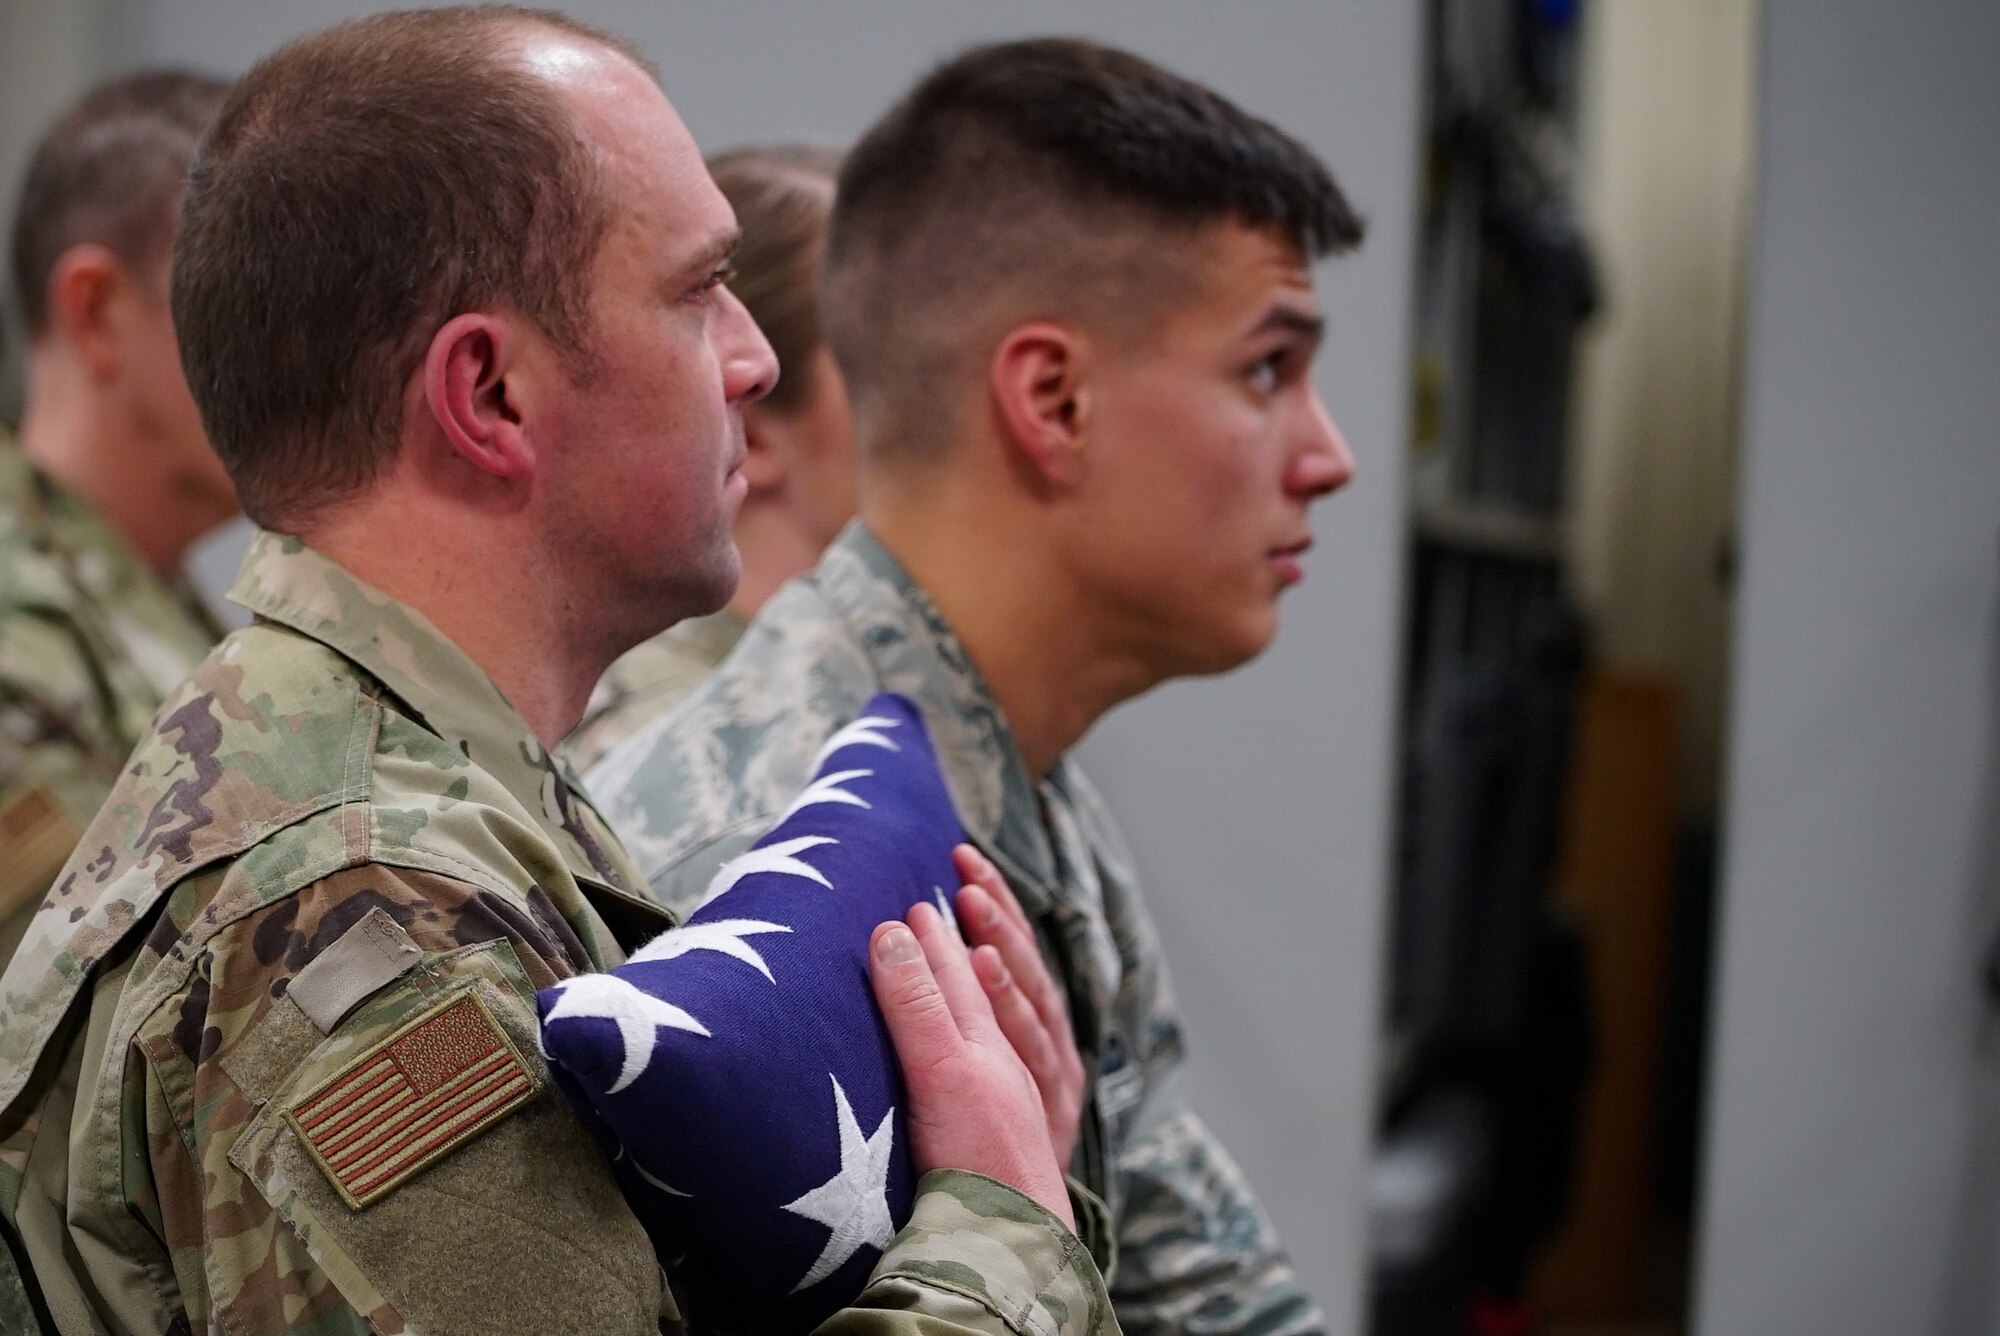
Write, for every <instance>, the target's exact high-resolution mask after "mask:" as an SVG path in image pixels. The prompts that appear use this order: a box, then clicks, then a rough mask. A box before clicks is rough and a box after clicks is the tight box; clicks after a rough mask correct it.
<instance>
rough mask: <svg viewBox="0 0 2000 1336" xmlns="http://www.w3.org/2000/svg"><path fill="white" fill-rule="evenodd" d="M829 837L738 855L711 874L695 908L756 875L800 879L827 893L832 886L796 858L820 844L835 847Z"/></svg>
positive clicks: (782, 843) (805, 838)
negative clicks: (775, 873) (768, 873)
mask: <svg viewBox="0 0 2000 1336" xmlns="http://www.w3.org/2000/svg"><path fill="white" fill-rule="evenodd" d="M839 843H840V841H839V840H836V839H834V838H833V837H832V836H831V835H801V836H799V837H798V838H797V839H795V840H779V841H778V842H777V843H776V844H766V845H761V846H759V847H758V848H755V849H752V850H750V851H749V852H747V853H742V854H738V855H737V856H736V857H734V858H732V859H730V860H729V861H728V862H727V863H724V864H723V865H722V866H721V867H719V868H717V869H716V871H715V879H714V880H713V881H711V882H709V883H708V889H707V890H706V891H704V892H703V893H702V897H701V905H696V906H695V908H697V909H699V908H701V907H702V905H706V904H707V903H708V902H709V901H711V900H713V899H715V898H716V897H717V896H719V895H723V894H726V893H727V892H728V890H729V888H730V887H732V886H734V885H735V884H736V883H737V882H739V881H742V880H743V879H744V878H745V877H749V876H754V875H756V874H757V873H759V872H781V873H783V874H784V875H786V876H788V877H804V878H805V879H806V880H808V881H816V882H818V883H819V884H820V885H822V886H824V887H826V888H827V889H828V890H829V891H830V890H832V889H833V883H832V882H830V881H828V880H827V879H826V876H825V874H823V873H822V872H821V871H820V870H819V869H818V868H816V867H814V866H813V865H812V864H811V863H808V862H805V861H803V860H801V859H800V858H799V857H798V855H800V854H802V853H804V852H805V851H806V850H808V849H816V848H818V847H819V846H820V845H822V844H839Z"/></svg>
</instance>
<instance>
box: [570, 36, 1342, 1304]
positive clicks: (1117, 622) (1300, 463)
mask: <svg viewBox="0 0 2000 1336" xmlns="http://www.w3.org/2000/svg"><path fill="white" fill-rule="evenodd" d="M1360 231H1361V229H1360V225H1359V223H1358V222H1357V221H1356V219H1355V217H1354V215H1353V213H1352V211H1351V210H1350V208H1349V206H1348V204H1347V201H1346V200H1345V199H1344V198H1343V196H1342V194H1341V192H1340V189H1339V187H1338V186H1337V185H1336V184H1335V182H1334V180H1333V178H1332V177H1331V175H1330V174H1329V173H1328V172H1327V170H1326V168H1325V167H1324V166H1323V165H1322V164H1321V163H1320V162H1319V161H1318V160H1317V159H1316V158H1314V157H1313V155H1312V154H1311V153H1310V152H1309V151H1308V150H1307V149H1305V148H1304V147H1303V146H1301V145H1300V144H1299V143H1297V142H1296V141H1295V140H1293V139H1291V138H1290V137H1289V136H1287V135H1285V134H1284V133H1283V132H1282V131H1280V130H1278V129H1276V128H1275V127H1273V126H1271V125H1269V124H1267V123H1265V122H1263V121H1260V120H1257V119H1255V118H1253V117H1251V116H1249V115H1247V114H1245V113H1244V112H1243V111H1241V110H1240V109H1238V108H1237V107H1235V106H1234V105H1232V104H1231V103H1229V102H1228V101H1226V100H1225V99H1223V98H1222V97H1220V96H1218V95H1217V94H1216V93H1214V92H1212V91H1211V90H1209V89H1207V88H1204V87H1201V86H1200V85H1197V84H1194V83H1192V82H1190V81H1188V80H1186V79H1183V78H1180V77H1179V76H1177V75H1175V74H1172V73H1170V72H1169V71H1166V70H1163V69H1160V68H1159V67H1157V66H1155V65H1153V64H1151V63H1149V62H1147V61H1145V60H1142V59H1140V58H1139V57H1136V56H1133V55H1130V54H1127V53H1125V52H1122V51H1118V50H1114V49H1110V48H1107V47H1102V46H1097V45H1094V44H1091V43H1087V42H1077V41H1056V40H1044V41H1029V42H1017V43H1009V44H1002V45H997V46H989V47H982V48H977V49H974V50H971V51H969V52H967V53H965V54H963V55H961V56H959V57H958V58H956V59H954V60H952V61H949V62H947V63H946V64H944V65H943V66H941V67H940V68H939V69H938V70H936V71H935V72H934V73H932V74H931V75H930V76H929V77H927V78H926V79H924V80H923V81H922V82H921V83H919V84H918V85H917V87H916V88H915V89H914V91H912V92H911V93H909V94H908V95H907V96H906V97H905V98H904V99H903V100H902V101H901V102H900V103H898V104H897V105H896V106H895V107H894V108H893V109H892V110H890V111H889V112H888V114H887V115H886V116H885V117H884V118H883V119H882V120H881V121H880V122H878V123H877V124H876V126H875V127H874V128H873V129H872V130H870V131H869V132H868V133H867V135H865V136H864V137H863V139H862V140H861V141H860V142H859V143H858V144H857V145H856V146H855V147H854V149H853V150H852V151H851V152H850V154H849V156H848V158H847V162H846V165H845V167H844V168H843V169H842V172H841V176H840V181H839V189H838V193H837V196H836V199H835V203H834V210H833V218H832V222H831V224H830V229H829V242H828V253H827V259H826V279H825V284H824V290H823V301H824V307H823V317H824V320H825V324H826V329H827V335H828V341H829V343H830V345H831V346H832V348H833V351H834V354H835V356H836V357H837V358H838V360H839V362H840V366H841V368H842V370H843V372H844V373H845V375H846V379H847V386H848V390H849V393H850V395H851V396H852V399H853V404H854V409H855V414H856V422H857V436H858V440H859V442H860V445H859V450H860V457H861V492H860V496H861V517H860V520H859V522H858V523H857V524H856V525H855V526H854V527H852V528H850V529H848V530H847V532H846V533H845V534H843V535H842V537H841V538H840V539H839V540H838V541H837V542H836V543H835V544H834V545H833V547H832V548H830V549H829V550H828V552H827V554H826V556H825V557H824V558H823V559H822V560H821V561H820V563H819V565H818V567H817V568H816V569H815V571H814V572H813V573H812V574H811V575H810V576H808V577H806V578H805V579H803V580H800V581H797V582H794V583H793V584H791V585H789V586H788V587H787V588H785V589H784V590H782V591H780V592H779V593H778V594H777V595H776V596H775V597H774V598H773V599H772V600H771V601H770V603H769V604H767V605H766V606H765V608H764V610H763V611H762V612H761V613H760V614H759V615H758V617H757V619H756V621H755V622H754V623H753V624H752V626H751V628H750V630H749V631H748V632H747V633H746V635H745V637H744V639H743V642H742V643H741V644H740V645H739V646H738V647H737V649H736V652H735V653H734V654H732V655H731V657H730V658H729V660H728V661H727V662H726V663H724V665H723V666H722V667H721V668H720V669H718V670H717V671H716V673H715V674H714V675H713V676H711V677H710V678H709V680H708V681H707V682H706V683H705V684H704V685H703V686H702V687H701V688H700V689H699V690H698V691H696V692H695V693H694V694H693V695H692V696H691V697H689V698H688V700H687V701H686V702H685V703H684V704H683V705H682V706H681V707H680V708H679V709H678V710H676V711H675V712H674V713H672V714H670V715H668V716H666V717H665V718H664V719H661V720H658V721H656V722H654V723H653V724H650V725H648V726H647V727H646V728H644V729H642V730H641V731H640V732H639V733H638V734H637V735H635V736H634V737H633V738H632V739H631V741H630V742H628V743H627V744H625V745H623V746H621V747H619V748H618V749H616V750H614V751H613V752H612V753H611V755H610V756H609V757H608V758H607V759H606V761H605V762H604V763H603V764H602V765H600V766H599V767H597V768H596V769H595V770H594V771H593V772H592V774H591V785H592V788H593V791H594V792H596V793H597V794H598V795H599V798H600V800H601V801H602V802H603V803H604V804H605V808H604V810H605V812H606V814H607V815H609V816H610V817H611V818H612V821H613V823H614V825H616V826H617V827H618V828H619V829H620V830H621V831H622V832H623V833H624V834H625V836H626V839H627V842H628V847H630V848H631V849H632V851H633V853H634V855H635V857H637V858H638V860H639V861H640V864H641V866H642V869H643V870H644V871H645V873H646V874H647V877H648V879H649V881H650V882H651V884H652V886H653V889H654V891H655V893H656V894H658V895H659V896H660V897H661V898H662V899H663V900H665V901H666V902H667V903H669V904H671V905H676V906H682V905H688V904H691V903H694V902H695V901H697V900H698V899H699V898H700V897H701V896H702V894H703V892H704V889H705V887H706V886H707V885H708V883H709V881H710V878H711V877H712V875H713V874H714V872H715V870H716V868H717V867H718V865H719V864H721V863H722V862H723V861H724V860H726V859H728V858H730V857H732V856H733V855H734V854H736V853H738V852H740V851H741V850H742V848H743V847H744V846H746V845H747V844H749V843H750V842H751V841H753V840H754V839H756V838H757V837H758V836H760V835H761V834H762V833H763V832H764V831H765V830H766V829H768V828H769V827H770V826H771V825H772V824H773V823H774V822H775V820H776V819H777V817H778V816H779V814H780V813H781V812H782V811H783V810H784V809H785V807H786V805H787V804H788V803H789V802H790V800H791V797H792V794H793V793H794V792H795V791H796V789H797V787H798V785H799V784H800V783H801V782H802V779H803V777H804V776H806V775H807V774H808V773H810V770H811V767H812V765H813V761H814V757H815V754H816V752H817V750H818V749H819V747H820V746H821V744H822V743H823V742H824V741H825V740H826V738H827V737H828V735H829V734H831V733H832V732H833V731H834V729H835V728H836V727H838V726H839V725H840V724H841V723H843V722H844V721H845V720H846V719H847V718H849V717H851V715H852V713H853V711H854V710H855V709H856V708H857V707H858V706H859V705H860V703H861V702H863V701H865V700H867V699H868V698H869V697H870V696H871V695H873V694H874V693H875V692H877V691H879V690H891V691H897V692H901V693H903V694H905V695H908V696H910V697H912V698H913V699H915V700H916V701H917V702H918V704H919V707H920V708H921V710H922V711H923V714H924V718H925V722H926V724H927V725H928V727H929V729H930V732H931V735H932V737H933V738H934V739H935V741H936V743H937V749H938V753H939V757H940V759H941V761H942V762H943V764H944V767H945V771H946V774H947V777H948V779H949V782H950V785H951V789H952V793H953V798H954V801H955V802H956V803H957V805H958V808H959V814H960V816H961V818H962V819H963V821H964V823H965V826H966V828H967V830H968V831H969V832H970V833H971V835H972V837H973V839H974V841H975V842H976V843H977V844H978V846H979V847H980V848H981V850H982V851H984V852H985V853H986V854H987V855H988V856H989V857H990V858H991V859H992V860H993V861H994V862H995V863H996V864H997V865H998V866H999V867H1000V868H1001V869H1002V870H1003V871H1004V872H1005V874H1006V876H1007V879H1008V881H1009V882H1011V883H1012V885H1013V888H1014V890H1015V893H1016V894H1017V895H1018V896H1019V898H1020V900H1021V902H1022V903H1023V905H1024V906H1026V907H1027V909H1028V911H1029V913H1030V914H1031V915H1033V916H1034V918H1035V920H1036V923H1037V925H1038V932H1039V934H1040V936H1041V939H1042V942H1043V946H1044V948H1045V950H1046V951H1047V952H1048V953H1049V955H1050V958H1051V961H1052V964H1053V967H1054V969H1055V972H1056V973H1057V974H1058V975H1059V976H1060V977H1061V979H1062V980H1063V982H1064V984H1065V985H1066V990H1067V994H1068V1000H1069V1005H1070V1007H1071V1008H1072V1010H1073V1014H1074V1026H1075V1031H1076V1034H1077V1036H1078V1039H1079V1043H1080V1044H1081V1045H1082V1047H1083V1049H1084V1056H1085V1059H1086V1061H1087V1063H1088V1071H1089V1089H1090V1092H1091V1098H1090V1102H1089V1107H1088V1110H1087V1114H1086V1116H1085V1117H1084V1118H1083V1120H1082V1123H1081V1127H1080V1130H1079V1132H1078V1134H1077V1135H1076V1138H1075V1140H1076V1152H1075V1158H1074V1159H1073V1160H1072V1168H1073V1169H1074V1171H1076V1172H1077V1173H1078V1174H1079V1176H1080V1177H1082V1179H1083V1180H1084V1181H1085V1183H1086V1184H1087V1185H1088V1186H1090V1187H1092V1188H1093V1189H1094V1190H1096V1191H1098V1192H1100V1193H1102V1194H1103V1195H1104V1196H1105V1197H1106V1199H1107V1200H1108V1201H1109V1203H1110V1205H1111V1208H1112V1211H1113V1215H1114V1220H1115V1223H1116V1232H1117V1236H1118V1263H1117V1267H1116V1270H1115V1272H1114V1275H1113V1278H1112V1279H1113V1283H1112V1298H1113V1302H1114V1305H1115V1308H1116V1312H1117V1315H1118V1318H1119V1321H1120V1322H1121V1323H1122V1324H1123V1327H1124V1329H1125V1330H1126V1331H1127V1332H1137V1333H1155V1332H1158V1333H1165V1332H1221V1331H1232V1332H1305V1331H1317V1330H1321V1329H1323V1327H1324V1323H1325V1319H1324V1316H1323V1314H1322V1313H1321V1311H1320V1309H1319V1307H1318V1306H1317V1305H1316V1304H1315V1302H1314V1301H1313V1300H1312V1298H1311V1297H1310V1296H1309V1295H1307V1294H1306V1293H1305V1292H1304V1291H1303V1289H1302V1288H1301V1287H1300V1285H1299V1283H1298V1281H1297V1279H1296V1276H1295V1275H1294V1273H1293V1270H1292V1267H1291V1264H1290V1262H1289V1260H1288V1259H1287V1258H1286V1257H1285V1255H1284V1252H1283V1250H1282V1249H1281V1247H1280V1245H1279V1242H1278V1240H1277V1238H1276V1236H1275V1234H1274V1231H1273V1229H1272V1226H1271V1224H1270V1221H1269V1219H1268V1218H1267V1217H1266V1215H1265V1213H1264V1212H1263V1210H1262V1208H1261V1207H1260V1205H1259V1204H1258V1202H1257V1200H1256V1198H1255V1196H1254V1195H1253V1193H1252V1191H1251V1189H1250V1187H1249V1186H1248V1185H1247V1184H1246V1183H1245V1182H1244V1180H1243V1178H1242V1175H1241V1173H1240V1172H1239V1171H1238V1170H1237V1168H1236V1167H1235V1165H1234V1164H1233V1162H1232V1161H1231V1159H1230V1157H1229V1155H1228V1154H1227V1152H1226V1151H1225V1150H1224V1149H1223V1147H1222V1146H1221V1145H1220V1144H1219V1143H1218V1142H1217V1140H1216V1139H1215V1137H1214V1136H1213V1135H1212V1134H1211V1133H1210V1132H1209V1131H1208V1130H1207V1128H1206V1127H1205V1126H1204V1125H1203V1123H1202V1122H1201V1120H1200V1119H1199V1118H1198V1117H1197V1116H1196V1115H1195V1113H1194V1112H1193V1111H1192V1110H1191V1109H1190V1108H1189V1107H1188V1106H1187V1104H1186V1101H1185V1098H1184V1096H1183V1095H1182V1094H1181V1092H1180V1088H1179V1085H1178V1083H1177V1080H1176V1069H1177V1068H1178V1067H1179V1066H1180V1063H1181V1060H1182V1039H1181V1029H1180V1025H1179V1022H1178V1020H1177V1018H1176V1015H1175V1012H1174V1007H1173V1003H1172V1001H1171V997H1170V994H1169V990H1168V985H1167V980H1166V973H1165V966H1164V963H1163V961H1162V960H1161V953H1160V946H1159V942H1158V939H1157V935H1156V933H1155V930H1154V927H1153V923H1152V920H1151V918H1150V916H1149V914H1148V911H1147V909H1146V907H1145V904H1144V901H1143V898H1142V896H1141V893H1140V889H1139V885H1138V882H1137V878H1136V875H1135V871H1134V867H1133V863H1132V860H1131V857H1130V855H1129V853H1128V852H1127V850H1126V847H1125V844H1124V842H1123V840H1122V838H1121V837H1120V835H1119V833H1118V830H1117V828H1116V826H1115V824H1114V823H1113V821H1112V819H1111V816H1110V814H1109V813H1108V812H1107V811H1106V810H1105V807H1104V805H1103V803H1102V802H1101V800H1100V799H1099V798H1098V797H1097V795H1096V793H1095V792H1094V790H1093V789H1092V788H1091V786H1090V784H1089V783H1088V781H1086V780H1085V778H1084V777H1083V775H1082V773H1081V771H1080V770H1079V769H1078V767H1077V765H1076V763H1075V762H1074V761H1072V760H1070V759H1068V756H1067V753H1068V752H1069V750H1070V749H1071V747H1072V746H1073V745H1074V744H1075V743H1076V742H1077V741H1078V740H1080V739H1081V738H1082V737H1083V735H1084V733H1085V732H1086V731H1087V730H1088V729H1089V728H1090V726H1091V725H1092V724H1093V723H1094V722H1095V721H1096V720H1097V719H1098V718H1100V717H1101V716H1102V715H1103V714H1104V713H1105V712H1107V711H1108V710H1110V709H1112V708H1113V707H1114V706H1116V705H1117V704H1119V703H1120V702H1121V701H1124V700H1127V699H1129V698H1131V697H1133V696H1137V695H1139V694H1140V693H1142V692H1144V691H1146V690H1148V689H1149V688H1151V687H1153V686H1155V685H1157V684H1158V683H1160V682H1163V681H1167V680H1169V679H1171V678H1175V677H1182V676H1188V675H1193V674H1205V673H1217V672H1222V671H1225V670H1227V669H1230V668H1233V667H1236V666H1237V665H1239V664H1241V663H1243V662H1245V661H1246V660H1248V659H1250V658H1252V657H1254V656H1255V655H1256V654H1258V653H1259V652H1260V651H1262V650H1263V649H1264V647H1265V646H1266V645H1267V644H1268V643H1269V642H1270V640H1271V638H1272V635H1273V634H1274V633H1275V631H1276V628H1277V616H1278V613H1277V606H1278V600H1279V597H1280V595H1281V594H1282V593H1283V591H1284V590H1285V589H1286V588H1288V587H1289V586H1291V585H1293V584H1295V583H1296V582H1297V581H1298V580H1299V579H1300V578H1301V576H1302V574H1303V570H1302V566H1301V559H1302V558H1303V556H1304V554H1305V551H1306V548H1307V546H1308V545H1309V541H1310V536H1311V530H1310V527H1309V525H1308V522H1307V510H1308V507H1309V506H1310V505H1311V504H1312V503H1313V502H1314V501H1316V500H1318V499H1319V498H1320V497H1322V496H1324V495H1326V494H1327V493H1329V492H1331V491H1333V490H1334V489H1336V488H1338V487H1340V486H1341V485H1342V484H1344V483H1345V482H1346V481H1347V480H1348V478H1349V476H1350V474H1351V472H1352V461H1351V459H1350V458H1349V455H1348V452H1347V447H1346V444H1345V443H1344V442H1343V441H1342V439H1341V437H1340V435H1339V433H1338V432H1337V431H1336V430H1335V428H1334V425H1333V423H1332V421H1331V420H1330V419H1329V417H1328V416H1327V412H1326V410H1325V408H1324V407H1323V406H1322V404H1321V402H1320V400H1319V397H1318V395H1317V393H1316V392H1315V390H1314V389H1313V385H1312V381H1311V377H1310V371H1311V364H1312V361H1313V358H1314V354H1315V352H1316V350H1317V348H1318V346H1319V343H1320V338H1321V330H1322V317H1321V315H1320V311H1319V306H1318V302H1317V299H1316V297H1315V295H1314V291H1313V285H1312V279H1311V275H1310V272H1309V269H1308V266H1309V264H1310V262H1311V261H1312V260H1313V259H1315V258H1316V257H1318V256H1321V255H1324V254H1328V253H1332V252H1338V251H1342V250H1345V249H1347V248H1349V247H1351V246H1352V245H1354V244H1355V243H1356V242H1357V241H1358V240H1359V238H1360ZM971 926H972V927H974V928H978V927H979V926H980V925H979V924H977V923H975V924H973V925H971ZM1077 1079H1078V1080H1079V1082H1080V1083H1081V1082H1082V1080H1083V1073H1082V1072H1081V1071H1079V1073H1078V1076H1077ZM1058 1140H1059V1144H1062V1143H1063V1142H1065V1141H1066V1140H1067V1138H1065V1137H1063V1136H1062V1135H1061V1134H1060V1133H1059V1134H1058Z"/></svg>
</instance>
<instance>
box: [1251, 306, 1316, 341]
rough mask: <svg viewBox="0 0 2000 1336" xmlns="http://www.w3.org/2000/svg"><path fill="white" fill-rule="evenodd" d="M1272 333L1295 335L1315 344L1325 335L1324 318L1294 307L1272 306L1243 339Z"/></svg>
mask: <svg viewBox="0 0 2000 1336" xmlns="http://www.w3.org/2000/svg"><path fill="white" fill-rule="evenodd" d="M1273 332H1283V333H1287V334H1296V335H1298V336H1299V337H1300V338H1304V339H1310V340H1312V341H1313V342H1315V343H1317V342H1318V341H1319V340H1320V338H1321V337H1323V336H1324V335H1325V334H1326V318H1325V317H1324V316H1320V315H1315V314H1312V313H1311V312H1307V311H1301V310H1299V309H1298V308H1297V307H1295V306H1273V307H1272V308H1271V309H1270V310H1269V311H1266V312H1265V313H1264V318H1263V319H1262V320H1259V321H1258V322H1257V323H1256V325H1255V326H1254V327H1252V328H1251V330H1250V332H1249V333H1248V334H1246V335H1244V337H1245V338H1252V339H1254V338H1258V337H1260V336H1262V335H1265V334H1270V333H1273Z"/></svg>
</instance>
